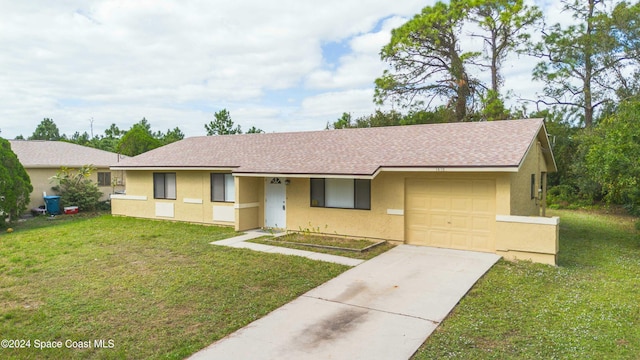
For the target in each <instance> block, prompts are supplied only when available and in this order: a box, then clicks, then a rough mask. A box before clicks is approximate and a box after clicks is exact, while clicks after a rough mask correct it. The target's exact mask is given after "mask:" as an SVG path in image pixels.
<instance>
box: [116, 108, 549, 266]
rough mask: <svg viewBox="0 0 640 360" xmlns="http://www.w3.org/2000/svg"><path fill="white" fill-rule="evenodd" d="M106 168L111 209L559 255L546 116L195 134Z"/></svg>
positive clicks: (544, 258)
mask: <svg viewBox="0 0 640 360" xmlns="http://www.w3.org/2000/svg"><path fill="white" fill-rule="evenodd" d="M111 169H112V170H118V171H126V177H127V185H126V195H114V196H112V212H113V214H114V215H124V216H134V217H143V218H151V219H168V220H175V221H186V222H195V223H206V224H221V225H230V226H234V227H235V229H236V230H237V231H243V230H248V229H254V228H281V229H286V230H290V231H300V230H305V229H309V230H313V231H318V232H321V233H328V234H337V235H343V236H350V237H366V238H379V239H386V240H390V241H394V242H398V243H406V244H415V245H426V246H435V247H445V248H452V249H464V250H474V251H484V252H492V253H497V254H499V255H502V256H504V257H505V258H509V259H530V260H532V261H535V262H542V263H548V264H555V262H556V254H557V251H558V224H559V220H558V218H547V217H544V214H545V200H546V178H547V173H549V172H553V171H556V164H555V160H554V158H553V154H552V152H551V148H550V146H549V140H548V137H547V132H546V128H545V126H544V122H543V120H542V119H527V120H510V121H495V122H475V123H449V124H431V125H412V126H397V127H380V128H363V129H342V130H324V131H310V132H290V133H269V134H244V135H224V136H203V137H192V138H187V139H184V140H181V141H178V142H175V143H172V144H169V145H166V146H163V147H161V148H158V149H155V150H152V151H149V152H147V153H144V154H141V155H138V156H136V157H133V158H128V159H124V160H122V161H120V162H119V163H118V164H117V165H114V166H112V167H111Z"/></svg>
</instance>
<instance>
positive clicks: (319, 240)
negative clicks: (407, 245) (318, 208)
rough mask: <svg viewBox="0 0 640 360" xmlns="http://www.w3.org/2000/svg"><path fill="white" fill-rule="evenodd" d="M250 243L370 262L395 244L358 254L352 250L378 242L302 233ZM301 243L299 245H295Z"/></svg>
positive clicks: (383, 245)
mask: <svg viewBox="0 0 640 360" xmlns="http://www.w3.org/2000/svg"><path fill="white" fill-rule="evenodd" d="M249 241H250V242H254V243H258V244H265V245H271V246H281V247H286V248H290V249H298V250H307V251H313V252H318V253H323V254H331V255H339V256H345V257H350V258H354V259H363V260H369V259H371V258H374V257H376V256H378V255H380V254H382V253H383V252H385V251H388V250H389V249H391V248H393V246H394V245H393V244H390V243H388V242H387V243H384V244H380V245H378V246H376V247H373V248H371V249H369V250H366V251H362V252H358V251H352V250H360V249H365V248H366V247H368V246H371V245H374V244H376V243H377V242H378V241H372V240H366V239H346V238H341V237H334V236H321V235H309V234H302V233H291V234H287V235H285V236H281V237H276V238H273V237H268V236H265V237H261V238H257V239H252V240H249ZM294 243H299V244H294ZM304 244H314V245H323V246H332V247H342V248H347V249H352V250H339V249H326V248H318V247H311V246H305V245H304Z"/></svg>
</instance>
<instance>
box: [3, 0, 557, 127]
mask: <svg viewBox="0 0 640 360" xmlns="http://www.w3.org/2000/svg"><path fill="white" fill-rule="evenodd" d="M433 2H434V0H431V1H427V2H425V1H424V0H403V1H397V2H390V1H386V0H326V1H323V2H317V1H300V0H279V1H277V2H274V1H271V2H270V1H257V0H237V1H221V0H213V1H211V0H139V1H129V0H90V1H80V0H75V1H74V0H69V1H64V2H59V1H54V2H51V1H45V0H34V1H4V2H2V3H1V4H0V47H1V48H2V49H3V56H1V57H0V69H2V72H0V119H2V120H0V129H2V134H0V135H2V136H4V137H14V136H16V135H18V134H22V135H25V136H28V135H30V134H31V133H32V132H33V130H34V129H35V127H36V126H37V124H38V123H39V122H40V121H41V120H42V119H43V118H45V117H50V118H53V119H54V121H55V122H56V124H57V125H58V127H59V128H60V130H61V132H64V133H66V134H67V135H71V134H73V133H74V132H75V131H80V132H83V131H89V120H88V119H90V118H92V117H93V118H94V120H95V121H94V133H96V134H97V133H102V131H104V128H107V127H108V126H109V125H110V124H111V123H115V124H117V125H118V126H119V127H120V128H122V129H128V128H129V127H130V126H131V125H132V124H133V123H135V122H137V121H139V120H140V119H141V118H142V117H143V116H144V117H146V118H147V119H149V121H150V123H151V125H152V127H153V128H154V129H156V130H162V131H165V130H166V129H168V128H174V127H176V126H179V127H180V128H181V129H182V130H183V131H184V132H185V133H186V134H187V135H188V136H194V135H202V134H204V124H205V123H207V122H208V121H210V120H211V119H212V118H213V113H214V112H215V111H218V110H220V109H222V108H227V109H228V110H229V111H230V112H231V113H232V118H233V119H234V121H236V122H237V123H239V124H241V125H242V127H243V128H244V129H248V128H249V127H251V126H253V125H255V126H257V127H260V128H262V129H264V130H266V131H269V132H270V131H282V130H310V129H321V128H323V127H324V126H325V125H326V123H327V122H328V121H335V119H337V118H338V117H339V116H340V115H341V114H342V112H352V113H353V114H354V115H356V116H360V115H366V114H369V113H372V112H373V111H374V109H375V106H374V104H373V102H372V94H373V81H374V80H375V78H376V77H378V76H380V74H381V73H382V70H383V69H384V68H385V64H383V63H382V62H381V61H380V59H379V51H380V48H381V47H382V46H383V45H384V44H385V43H386V42H388V41H389V38H390V31H391V29H392V28H395V27H398V26H400V25H401V24H402V23H403V22H404V21H405V19H408V18H410V17H411V16H413V14H415V13H417V12H419V11H420V10H421V9H422V7H424V6H426V5H429V4H432V3H433ZM550 6H555V5H550ZM383 19H385V20H384V21H383V22H382V24H379V23H380V21H382V20H383ZM330 42H338V43H339V42H344V43H345V44H346V46H347V48H348V52H347V53H346V54H345V55H344V56H342V57H341V58H340V59H338V61H337V63H336V64H335V66H334V67H328V66H327V64H326V59H323V57H322V56H323V54H322V45H323V44H327V43H330ZM274 94H278V95H274ZM265 99H268V100H265Z"/></svg>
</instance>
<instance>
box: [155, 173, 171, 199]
mask: <svg viewBox="0 0 640 360" xmlns="http://www.w3.org/2000/svg"><path fill="white" fill-rule="evenodd" d="M153 198H154V199H167V200H175V199H176V173H153Z"/></svg>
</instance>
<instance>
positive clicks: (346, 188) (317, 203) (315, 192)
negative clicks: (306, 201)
mask: <svg viewBox="0 0 640 360" xmlns="http://www.w3.org/2000/svg"><path fill="white" fill-rule="evenodd" d="M310 185H311V186H310V206H311V207H324V208H337V209H359V210H371V180H369V179H324V178H312V179H311V181H310Z"/></svg>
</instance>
